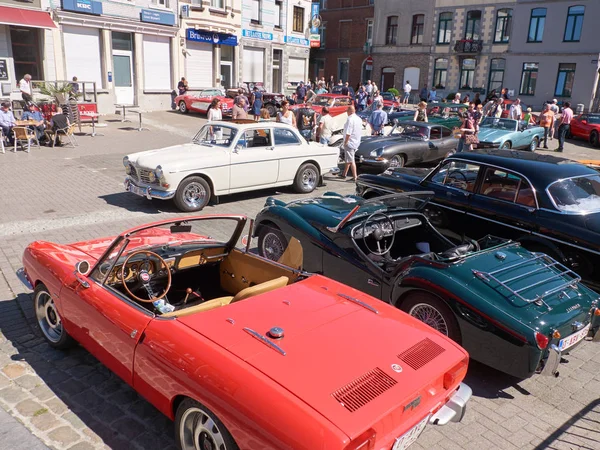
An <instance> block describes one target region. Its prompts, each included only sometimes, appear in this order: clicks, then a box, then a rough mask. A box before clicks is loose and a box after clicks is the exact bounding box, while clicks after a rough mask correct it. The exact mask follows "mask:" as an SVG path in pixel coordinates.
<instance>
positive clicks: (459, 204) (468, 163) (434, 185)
mask: <svg viewBox="0 0 600 450" xmlns="http://www.w3.org/2000/svg"><path fill="white" fill-rule="evenodd" d="M424 189H426V190H432V191H433V192H435V197H434V198H433V200H432V201H431V202H430V204H429V206H428V211H427V214H428V216H429V218H430V220H431V221H432V222H433V223H434V224H435V225H436V226H437V227H438V228H440V231H441V232H442V233H443V234H445V235H446V236H447V237H451V238H453V239H456V240H461V239H462V236H464V235H466V236H469V237H471V238H475V239H477V238H481V237H483V236H485V235H486V234H488V233H491V234H494V235H496V236H501V237H504V238H509V239H513V240H516V241H519V242H521V244H522V245H523V246H524V247H525V248H527V249H529V250H531V251H537V252H543V253H547V254H549V255H551V256H552V257H553V258H555V259H556V260H557V261H560V262H561V263H563V264H565V265H566V266H567V267H569V268H570V269H572V270H574V271H575V272H577V273H578V274H580V275H581V276H582V277H583V280H584V281H585V283H586V284H588V285H590V286H592V287H594V288H595V289H600V174H598V172H597V171H595V170H594V169H592V168H590V167H586V166H584V165H583V164H578V163H576V162H575V161H571V160H569V159H564V158H558V157H555V156H553V155H542V154H537V153H530V152H521V151H515V150H476V151H473V152H463V153H457V154H455V155H452V156H450V157H448V158H446V159H445V160H444V161H442V163H441V164H440V165H439V166H438V167H436V168H435V169H433V170H430V169H420V168H415V169H412V168H396V169H393V170H387V171H386V172H384V173H382V174H381V175H360V176H359V177H358V182H357V193H358V194H359V195H362V196H364V197H367V198H371V197H374V196H377V195H387V194H389V193H393V192H409V191H422V190H424Z"/></svg>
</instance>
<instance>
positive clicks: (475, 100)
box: [473, 92, 481, 108]
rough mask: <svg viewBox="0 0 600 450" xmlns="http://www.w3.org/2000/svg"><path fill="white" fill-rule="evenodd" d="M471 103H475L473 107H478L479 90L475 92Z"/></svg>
mask: <svg viewBox="0 0 600 450" xmlns="http://www.w3.org/2000/svg"><path fill="white" fill-rule="evenodd" d="M473 103H475V108H478V107H479V105H481V99H480V98H479V92H476V93H475V98H474V99H473Z"/></svg>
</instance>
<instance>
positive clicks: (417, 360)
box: [398, 338, 445, 370]
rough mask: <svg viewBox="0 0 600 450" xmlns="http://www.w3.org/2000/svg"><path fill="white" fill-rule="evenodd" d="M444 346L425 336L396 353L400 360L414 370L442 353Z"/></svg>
mask: <svg viewBox="0 0 600 450" xmlns="http://www.w3.org/2000/svg"><path fill="white" fill-rule="evenodd" d="M444 351H445V350H444V347H442V346H440V345H438V344H436V343H435V342H433V341H432V340H431V339H429V338H426V339H423V340H422V341H420V342H417V343H416V344H415V345H413V346H412V347H411V348H409V349H408V350H405V351H403V352H402V353H400V354H399V355H398V358H400V359H401V360H402V361H404V362H405V363H406V364H408V365H409V366H410V367H412V368H413V369H415V370H419V369H420V368H421V367H423V366H424V365H425V364H427V363H428V362H430V361H433V360H434V359H435V358H436V357H437V356H439V355H441V354H442V353H444Z"/></svg>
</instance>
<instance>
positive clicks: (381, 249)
mask: <svg viewBox="0 0 600 450" xmlns="http://www.w3.org/2000/svg"><path fill="white" fill-rule="evenodd" d="M377 216H381V217H383V219H384V221H385V222H387V223H389V225H390V229H391V230H392V238H391V240H389V239H388V238H389V236H386V235H385V232H384V231H383V227H382V226H381V225H382V223H379V222H373V226H374V227H373V231H372V232H371V235H372V236H373V238H375V241H376V242H377V250H373V249H372V248H371V247H369V244H368V243H367V242H368V241H367V225H368V224H369V222H370V221H373V217H377ZM362 235H363V240H364V242H365V247H367V250H369V252H371V253H372V254H374V255H378V256H383V255H385V254H386V253H387V252H389V251H390V249H391V248H392V246H393V245H394V238H395V237H396V233H395V232H394V222H393V221H392V219H390V218H389V217H388V216H387V215H386V214H384V213H381V212H375V213H373V214H371V215H370V216H369V217H368V218H367V220H365V221H364V223H363V227H362ZM388 240H389V243H388ZM382 242H383V246H382V245H381V243H382Z"/></svg>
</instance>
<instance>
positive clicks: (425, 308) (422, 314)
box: [408, 303, 448, 336]
mask: <svg viewBox="0 0 600 450" xmlns="http://www.w3.org/2000/svg"><path fill="white" fill-rule="evenodd" d="M408 313H409V314H410V315H411V316H413V317H414V318H415V319H418V320H420V321H421V322H423V323H424V324H426V325H429V326H430V327H431V328H433V329H435V330H437V331H439V332H440V333H442V334H445V335H446V336H448V324H447V323H446V321H445V320H444V316H442V313H440V312H439V311H438V310H437V309H435V308H434V307H433V306H431V305H428V304H427V303H419V304H417V305H415V306H413V307H412V308H411V309H410V311H409V312H408Z"/></svg>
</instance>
